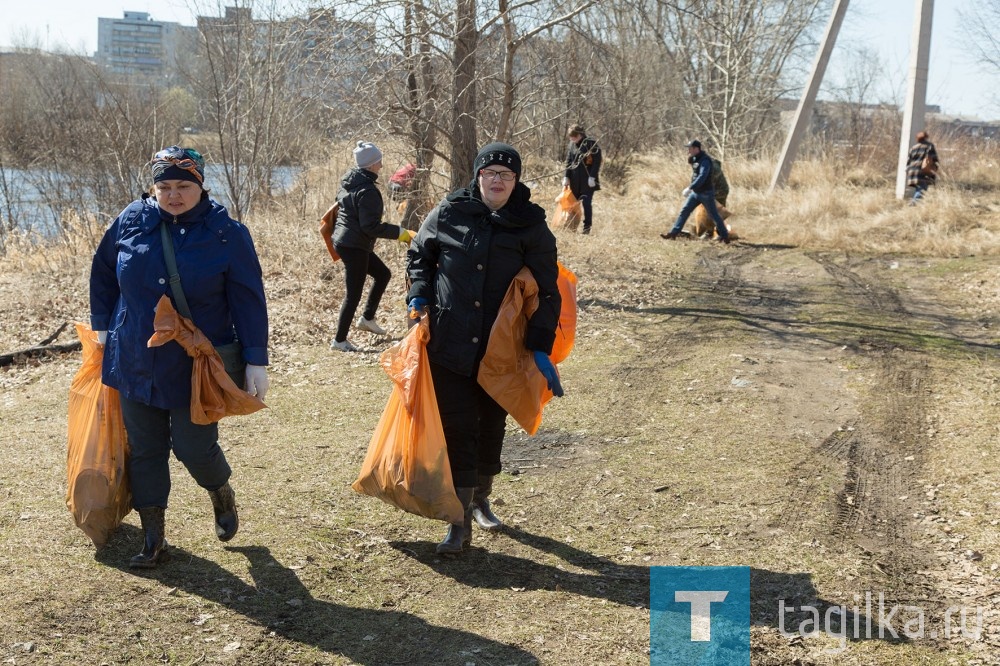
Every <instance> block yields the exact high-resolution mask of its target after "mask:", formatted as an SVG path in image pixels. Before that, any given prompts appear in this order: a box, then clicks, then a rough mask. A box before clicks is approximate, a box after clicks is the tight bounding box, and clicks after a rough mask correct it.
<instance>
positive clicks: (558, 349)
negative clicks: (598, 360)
mask: <svg viewBox="0 0 1000 666" xmlns="http://www.w3.org/2000/svg"><path fill="white" fill-rule="evenodd" d="M556 263H557V264H558V265H559V281H558V285H559V296H560V297H561V298H562V307H561V308H560V310H559V327H558V328H557V329H556V340H555V342H553V343H552V353H551V354H549V358H550V359H552V362H553V363H554V364H556V365H559V364H560V363H562V362H563V361H565V360H566V357H567V356H569V353H570V352H571V351H573V343H574V342H575V341H576V283H577V279H576V274H575V273H573V271H571V270H570V269H568V268H566V267H565V266H563V265H562V262H556Z"/></svg>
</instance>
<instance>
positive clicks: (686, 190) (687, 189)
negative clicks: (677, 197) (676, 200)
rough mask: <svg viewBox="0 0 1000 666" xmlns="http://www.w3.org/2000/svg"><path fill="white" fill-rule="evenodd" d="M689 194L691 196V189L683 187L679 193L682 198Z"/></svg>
mask: <svg viewBox="0 0 1000 666" xmlns="http://www.w3.org/2000/svg"><path fill="white" fill-rule="evenodd" d="M689 194H691V188H690V187H685V188H684V190H683V191H682V192H681V196H682V197H686V196H687V195H689Z"/></svg>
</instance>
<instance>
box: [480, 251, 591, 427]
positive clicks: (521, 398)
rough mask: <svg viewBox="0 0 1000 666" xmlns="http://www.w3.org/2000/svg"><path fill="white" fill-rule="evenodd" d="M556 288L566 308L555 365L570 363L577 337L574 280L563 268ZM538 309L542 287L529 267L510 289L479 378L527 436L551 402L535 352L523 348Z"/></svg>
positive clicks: (561, 314) (554, 346) (558, 333)
mask: <svg viewBox="0 0 1000 666" xmlns="http://www.w3.org/2000/svg"><path fill="white" fill-rule="evenodd" d="M558 286H559V294H560V296H561V297H562V308H561V309H560V311H559V326H558V328H557V329H556V339H555V342H554V343H553V344H552V353H551V354H549V359H550V360H551V361H552V363H553V364H559V363H561V362H562V361H564V360H566V357H567V356H569V353H570V350H572V348H573V341H574V339H575V337H576V275H574V274H573V272H572V271H570V270H569V269H567V268H566V267H565V266H563V265H562V264H561V263H560V264H559V279H558ZM537 309H538V283H537V282H536V281H535V276H534V275H532V274H531V271H530V270H528V268H527V267H525V268H522V269H521V271H520V272H519V273H518V274H517V275H515V276H514V279H513V280H512V281H511V283H510V286H509V287H508V288H507V293H506V295H505V296H504V297H503V302H502V303H501V304H500V312H499V313H498V315H497V319H496V321H495V322H494V323H493V329H492V330H491V331H490V341H489V342H488V343H487V345H486V354H485V355H484V356H483V360H482V362H480V364H479V375H477V377H476V379H477V381H478V382H479V385H480V386H482V387H483V390H485V391H486V392H487V393H489V394H490V397H491V398H493V399H494V400H496V401H497V404H498V405H500V406H501V407H503V408H504V409H505V410H507V413H508V414H510V415H511V417H512V418H513V419H514V420H515V421H517V424H518V425H519V426H521V427H522V428H523V429H524V431H525V432H526V433H528V434H529V435H534V434H535V433H536V432H537V431H538V426H540V425H541V423H542V409H543V408H544V407H545V405H546V403H548V401H549V400H551V399H552V397H553V396H552V391H550V390H549V388H548V383H547V382H546V381H545V377H544V376H543V375H542V373H541V371H540V370H539V369H538V366H537V365H536V364H535V358H534V355H533V353H532V352H531V351H529V350H528V349H527V348H526V347H525V346H524V336H525V332H526V331H527V329H528V320H529V319H531V315H533V314H534V313H535V310H537ZM557 370H558V368H557Z"/></svg>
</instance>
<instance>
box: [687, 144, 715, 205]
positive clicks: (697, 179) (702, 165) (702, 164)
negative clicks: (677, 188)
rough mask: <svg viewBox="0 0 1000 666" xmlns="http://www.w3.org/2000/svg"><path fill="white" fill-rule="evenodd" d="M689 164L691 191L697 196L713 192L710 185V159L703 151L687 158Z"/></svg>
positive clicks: (713, 188)
mask: <svg viewBox="0 0 1000 666" xmlns="http://www.w3.org/2000/svg"><path fill="white" fill-rule="evenodd" d="M688 161H689V162H691V171H692V173H691V185H690V187H691V190H692V191H694V192H697V193H698V194H708V193H709V192H713V193H714V192H715V185H713V184H712V158H711V157H710V156H709V154H708V153H706V152H705V151H704V150H702V151H700V152H699V153H698V154H697V155H692V156H691V157H689V158H688Z"/></svg>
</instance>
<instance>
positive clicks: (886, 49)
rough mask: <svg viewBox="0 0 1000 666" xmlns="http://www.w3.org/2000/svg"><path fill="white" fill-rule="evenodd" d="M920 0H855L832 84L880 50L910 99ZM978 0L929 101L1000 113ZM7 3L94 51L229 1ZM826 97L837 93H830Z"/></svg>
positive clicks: (935, 69) (939, 45) (953, 38)
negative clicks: (985, 63)
mask: <svg viewBox="0 0 1000 666" xmlns="http://www.w3.org/2000/svg"><path fill="white" fill-rule="evenodd" d="M918 1H919V0H853V2H851V5H850V8H849V9H848V11H847V15H846V18H845V21H844V27H843V30H842V31H841V35H840V38H839V39H838V42H837V48H836V49H835V50H834V55H833V58H832V61H831V63H830V66H829V68H828V69H827V75H826V85H825V86H824V87H825V88H827V89H829V87H830V86H832V85H834V84H835V83H836V82H837V81H838V80H842V79H843V77H844V76H845V74H846V72H847V71H849V70H850V69H852V67H855V66H856V64H857V61H858V60H857V57H856V56H852V55H851V54H852V53H854V52H856V51H857V49H861V48H868V49H874V53H875V55H876V57H877V58H878V59H879V60H880V61H881V63H882V64H883V66H884V69H885V73H886V75H885V76H884V77H883V80H882V85H881V86H880V88H879V93H878V94H877V99H872V100H869V101H873V102H895V103H902V101H903V96H904V95H905V92H906V75H907V70H908V68H909V51H910V41H911V38H912V23H913V16H914V14H915V10H916V5H917V2H918ZM973 2H974V0H938V2H936V3H935V8H934V28H933V38H932V40H931V63H930V72H929V82H928V88H927V103H928V104H937V105H939V106H940V107H941V110H942V111H943V112H944V113H949V114H956V115H967V116H978V117H980V118H994V119H1000V73H995V74H994V75H993V76H992V77H990V76H989V75H987V74H985V73H984V72H983V70H982V69H978V68H977V66H976V65H975V63H974V62H972V61H971V59H970V56H969V54H968V53H967V52H966V50H965V47H966V44H965V39H964V35H963V34H962V33H961V32H960V30H959V22H958V14H957V12H958V9H959V8H960V7H970V6H972V3H973ZM296 4H299V5H300V4H301V3H296ZM4 5H5V6H4V10H3V21H2V24H0V25H2V26H3V27H2V28H0V31H2V32H0V45H6V46H9V45H11V44H26V43H28V44H31V43H41V44H42V45H43V47H47V48H49V49H56V48H63V49H68V50H71V51H74V52H77V53H87V54H92V53H93V52H94V51H95V50H96V49H97V18H98V17H106V18H119V17H121V16H122V15H123V14H124V11H125V10H129V11H140V12H148V13H149V14H150V16H151V17H152V18H154V19H156V20H159V21H175V22H177V23H182V24H185V25H194V15H195V14H196V13H202V14H215V15H218V14H219V13H220V12H219V11H218V8H219V7H221V6H223V5H225V2H224V1H222V2H218V3H202V6H203V7H209V6H210V7H212V9H211V10H205V9H203V10H202V11H200V12H193V11H192V10H191V9H189V7H190V6H195V3H193V2H188V1H187V0H156V2H152V1H151V0H83V1H81V0H33V1H31V0H5V2H4ZM812 55H813V54H810V61H811V57H812ZM802 83H803V85H804V83H805V81H803V82H802ZM984 93H985V94H984ZM821 97H829V93H828V91H827V92H824V93H821ZM991 99H992V102H991V101H990V100H991Z"/></svg>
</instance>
